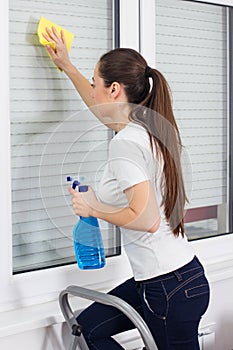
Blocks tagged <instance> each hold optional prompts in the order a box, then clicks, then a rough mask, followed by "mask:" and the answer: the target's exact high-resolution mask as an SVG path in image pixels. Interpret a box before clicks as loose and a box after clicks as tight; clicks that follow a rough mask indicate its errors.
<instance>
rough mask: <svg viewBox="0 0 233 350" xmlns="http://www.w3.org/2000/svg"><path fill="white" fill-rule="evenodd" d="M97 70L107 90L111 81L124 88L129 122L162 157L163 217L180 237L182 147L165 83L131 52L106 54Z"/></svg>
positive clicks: (182, 214)
mask: <svg viewBox="0 0 233 350" xmlns="http://www.w3.org/2000/svg"><path fill="white" fill-rule="evenodd" d="M98 69H99V75H100V77H102V78H103V79H104V83H105V86H106V87H108V86H110V85H111V84H112V83H113V82H114V81H116V82H119V83H121V84H123V86H124V89H125V94H126V96H127V98H128V102H129V103H132V104H136V105H137V106H136V107H135V108H133V110H132V112H131V114H130V116H129V118H130V120H131V121H134V122H136V123H139V124H141V125H142V126H143V127H144V128H145V129H146V130H147V132H148V134H149V138H150V144H151V148H152V151H153V148H154V147H155V148H156V151H157V154H158V156H161V155H162V159H163V174H164V180H163V182H162V183H161V189H162V194H163V201H162V205H164V214H165V216H166V219H167V221H168V222H169V224H170V227H171V229H172V231H173V233H174V235H175V236H179V235H180V234H181V236H182V237H183V236H184V220H183V216H184V206H185V202H186V200H187V197H186V194H185V188H184V181H183V177H182V170H181V149H182V144H181V138H180V134H179V130H178V127H177V124H176V121H175V118H174V114H173V110H172V103H171V95H170V88H169V86H168V84H167V81H166V79H165V78H164V76H163V75H162V74H161V73H160V72H159V71H158V70H156V69H152V68H150V67H148V66H147V63H146V61H145V59H144V58H143V57H142V56H141V55H140V54H139V53H138V52H137V51H135V50H133V49H126V48H118V49H115V50H111V51H109V52H108V53H106V54H104V55H103V56H102V57H101V58H100V60H99V66H98ZM149 77H150V78H151V79H152V82H153V83H152V86H151V85H150V80H149Z"/></svg>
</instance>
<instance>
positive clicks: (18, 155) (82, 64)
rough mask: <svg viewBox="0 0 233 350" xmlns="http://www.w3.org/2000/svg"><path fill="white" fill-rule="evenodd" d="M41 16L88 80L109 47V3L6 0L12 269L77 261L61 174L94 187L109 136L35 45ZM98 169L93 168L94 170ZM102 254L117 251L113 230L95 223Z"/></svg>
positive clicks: (106, 0)
mask: <svg viewBox="0 0 233 350" xmlns="http://www.w3.org/2000/svg"><path fill="white" fill-rule="evenodd" d="M40 16H44V17H46V18H48V19H49V20H51V21H53V22H55V23H57V24H59V25H61V26H62V27H64V28H66V29H68V30H70V31H71V32H73V33H74V34H75V38H74V41H73V45H72V48H71V52H70V57H71V60H72V61H73V63H74V64H76V65H77V66H78V67H79V68H80V70H81V71H82V73H83V74H84V75H85V76H86V77H89V78H90V79H91V77H92V75H93V70H94V67H95V63H96V61H97V60H98V57H100V55H101V54H103V53H104V52H106V51H108V50H110V49H111V48H112V47H113V39H112V38H113V18H112V1H110V0H100V1H98V4H97V3H96V4H95V3H93V1H91V0H85V1H84V0H74V1H69V2H67V3H66V4H65V6H64V3H63V2H62V1H59V0H58V1H57V0H56V1H55V0H51V1H49V2H48V1H44V0H41V1H37V0H33V1H31V0H30V1H29V0H24V1H19V0H12V1H10V12H9V18H10V100H11V102H10V115H11V140H12V151H11V162H12V223H13V224H12V227H13V271H14V273H19V272H23V271H30V270H35V269H41V268H44V267H46V268H47V267H51V266H59V265H64V264H68V263H72V262H74V261H75V258H74V252H73V242H72V229H73V226H74V224H75V223H76V221H77V217H76V216H75V215H74V214H73V211H72V208H71V205H70V203H71V202H70V198H69V194H68V191H67V188H68V184H67V183H66V177H67V176H72V177H74V178H76V177H78V178H79V180H80V179H81V180H82V181H83V182H85V183H87V184H90V185H92V186H93V187H94V188H95V189H96V188H97V187H98V183H99V179H100V176H101V173H102V170H103V168H102V166H103V165H104V163H105V161H106V159H107V143H108V141H109V139H110V138H111V137H112V133H111V132H110V131H109V130H108V129H107V128H106V127H104V126H103V125H100V123H99V122H97V121H96V118H95V117H94V116H93V115H92V114H91V113H90V112H89V111H88V110H86V107H85V106H84V104H83V102H82V101H81V98H80V97H79V96H78V95H77V93H76V91H75V89H74V87H73V85H72V84H71V82H70V81H69V79H68V78H67V77H66V76H65V74H64V73H62V72H60V71H58V70H57V69H56V68H55V66H54V65H53V63H52V62H51V61H50V58H49V57H48V55H47V53H46V50H45V48H44V47H42V46H41V45H40V44H39V41H38V37H37V34H36V32H37V26H38V22H39V19H40ZM96 169H98V170H97V171H96ZM100 225H101V231H102V234H103V239H104V245H105V253H106V255H107V256H109V255H115V254H117V253H118V243H117V233H116V228H115V227H113V226H111V225H107V224H104V223H103V222H101V223H100Z"/></svg>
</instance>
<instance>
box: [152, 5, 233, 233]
mask: <svg viewBox="0 0 233 350" xmlns="http://www.w3.org/2000/svg"><path fill="white" fill-rule="evenodd" d="M155 21H156V65H157V68H158V69H159V70H160V71H161V72H162V73H163V74H164V76H165V77H166V78H167V80H168V83H169V85H170V87H171V91H172V99H173V107H174V112H175V116H176V119H177V122H178V125H179V127H180V131H181V137H182V141H183V144H184V146H185V150H186V152H187V153H188V155H189V158H190V162H191V169H190V172H191V173H192V186H191V187H192V189H191V191H190V193H189V201H190V202H189V205H188V206H187V209H188V210H187V213H186V216H185V222H186V224H185V226H186V233H187V235H188V237H189V239H197V238H202V237H207V236H213V235H218V234H222V233H226V232H228V222H227V220H228V219H227V211H228V204H227V193H228V181H227V178H228V149H227V138H228V129H227V125H228V120H227V108H228V101H227V29H226V28H227V19H226V8H225V7H221V6H215V5H210V4H203V3H194V2H188V1H187V2H186V1H181V0H165V1H164V0H156V20H155Z"/></svg>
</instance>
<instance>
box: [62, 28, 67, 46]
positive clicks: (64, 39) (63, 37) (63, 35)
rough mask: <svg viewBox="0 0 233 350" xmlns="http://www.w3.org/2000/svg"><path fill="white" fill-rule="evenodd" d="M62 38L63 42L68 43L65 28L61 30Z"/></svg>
mask: <svg viewBox="0 0 233 350" xmlns="http://www.w3.org/2000/svg"><path fill="white" fill-rule="evenodd" d="M61 40H62V42H63V44H65V45H66V38H65V33H64V30H61Z"/></svg>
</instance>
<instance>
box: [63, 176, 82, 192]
mask: <svg viewBox="0 0 233 350" xmlns="http://www.w3.org/2000/svg"><path fill="white" fill-rule="evenodd" d="M72 180H73V179H72V177H70V176H67V178H66V181H68V182H70V181H72ZM78 185H80V182H79V181H78V180H74V181H73V183H72V188H73V190H75V189H76V187H77V186H78Z"/></svg>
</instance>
